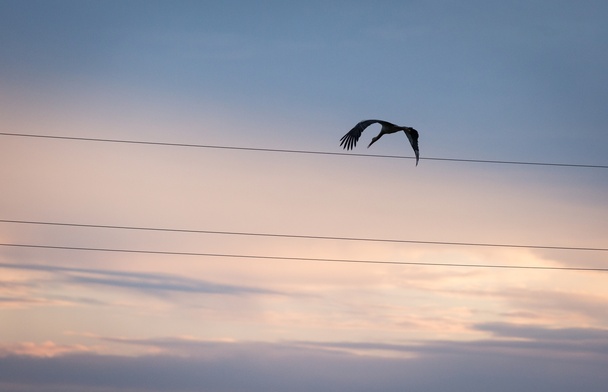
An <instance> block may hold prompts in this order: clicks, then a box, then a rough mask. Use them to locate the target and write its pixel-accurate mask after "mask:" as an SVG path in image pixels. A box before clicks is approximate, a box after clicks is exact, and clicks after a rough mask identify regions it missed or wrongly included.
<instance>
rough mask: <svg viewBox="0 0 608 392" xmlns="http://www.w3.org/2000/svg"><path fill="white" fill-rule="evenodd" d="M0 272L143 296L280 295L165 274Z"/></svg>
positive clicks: (0, 265)
mask: <svg viewBox="0 0 608 392" xmlns="http://www.w3.org/2000/svg"><path fill="white" fill-rule="evenodd" d="M0 268H6V269H18V270H24V271H43V272H48V273H51V274H53V275H54V276H55V277H56V278H58V279H59V280H60V281H63V282H65V283H68V284H77V285H85V286H86V285H95V286H108V287H114V288H122V289H129V290H135V291H137V292H142V293H146V294H154V295H157V294H161V293H165V294H166V293H192V294H217V295H252V294H266V295H269V294H272V295H276V294H280V293H279V292H277V291H273V290H267V289H259V288H254V287H248V286H241V285H229V284H220V283H213V282H210V281H206V280H202V279H195V278H186V277H182V276H178V275H171V274H166V273H150V272H147V273H144V272H128V271H116V270H101V269H91V268H73V267H59V266H48V265H36V264H10V263H0Z"/></svg>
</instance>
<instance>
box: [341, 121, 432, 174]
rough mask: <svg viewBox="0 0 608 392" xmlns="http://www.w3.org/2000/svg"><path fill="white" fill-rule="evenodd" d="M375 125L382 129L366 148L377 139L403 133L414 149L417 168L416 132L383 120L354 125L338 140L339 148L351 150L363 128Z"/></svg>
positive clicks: (418, 156)
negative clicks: (380, 126) (390, 134)
mask: <svg viewBox="0 0 608 392" xmlns="http://www.w3.org/2000/svg"><path fill="white" fill-rule="evenodd" d="M375 123H378V124H380V125H382V128H381V129H380V133H379V134H378V136H376V137H374V138H373V139H372V141H371V142H370V143H369V145H368V146H367V148H369V147H370V146H371V145H372V144H374V143H375V142H377V141H378V139H380V138H381V137H382V135H387V134H389V133H395V132H399V131H403V133H405V136H407V138H408V140H409V141H410V144H411V145H412V148H413V149H414V154H416V166H418V159H419V158H420V154H419V152H418V131H417V130H415V129H414V128H412V127H402V126H399V125H395V124H393V123H390V122H388V121H383V120H363V121H361V122H359V123H358V124H357V125H355V126H354V127H353V129H351V130H350V131H348V133H347V134H346V135H344V136H342V139H340V146H343V147H344V149H345V150H350V149H352V148H353V147H355V146H356V145H357V141H358V140H359V138H360V137H361V134H362V133H363V131H364V130H365V128H367V127H369V126H370V125H372V124H375Z"/></svg>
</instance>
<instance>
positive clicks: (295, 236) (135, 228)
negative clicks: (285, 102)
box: [0, 219, 608, 252]
mask: <svg viewBox="0 0 608 392" xmlns="http://www.w3.org/2000/svg"><path fill="white" fill-rule="evenodd" d="M0 223H11V224H28V225H44V226H60V227H79V228H96V229H111V230H133V231H156V232H172V233H191V234H214V235H234V236H250V237H273V238H291V239H312V240H335V241H357V242H384V243H405V244H420V245H449V246H474V247H494V248H528V249H546V250H568V251H596V252H608V248H596V247H574V246H552V245H532V244H530V245H526V244H499V243H481V242H449V241H423V240H405V239H391V238H363V237H338V236H320V235H301V234H284V233H260V232H243V231H219V230H197V229H178V228H162V227H142V226H119V225H98V224H86V223H69V222H43V221H27V220H11V219H0Z"/></svg>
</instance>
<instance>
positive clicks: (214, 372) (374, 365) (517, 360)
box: [0, 325, 608, 392]
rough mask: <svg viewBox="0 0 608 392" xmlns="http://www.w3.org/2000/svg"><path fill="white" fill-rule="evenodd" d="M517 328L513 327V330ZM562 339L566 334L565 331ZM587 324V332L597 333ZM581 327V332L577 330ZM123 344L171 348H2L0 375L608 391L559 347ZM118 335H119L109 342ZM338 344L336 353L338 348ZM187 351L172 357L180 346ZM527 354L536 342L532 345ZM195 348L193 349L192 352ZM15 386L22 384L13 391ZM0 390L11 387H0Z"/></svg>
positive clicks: (22, 379)
mask: <svg viewBox="0 0 608 392" xmlns="http://www.w3.org/2000/svg"><path fill="white" fill-rule="evenodd" d="M481 328H485V329H492V330H495V331H503V332H506V331H508V330H510V331H511V332H509V333H508V334H509V335H512V334H514V333H515V334H516V335H518V336H530V335H534V336H536V335H537V332H538V333H539V335H541V334H540V332H542V328H538V329H537V331H535V332H534V333H532V334H530V331H527V332H526V331H524V330H518V327H516V326H508V325H486V326H481ZM517 331H519V332H517ZM562 332H563V333H561V335H560V339H562V340H564V341H566V340H570V337H571V336H570V335H569V334H568V333H566V332H567V331H562ZM601 333H602V332H601V331H590V333H589V336H590V337H594V336H596V337H597V334H600V335H601ZM577 334H578V335H580V334H584V331H577ZM118 340H121V341H122V343H124V344H135V345H152V346H157V347H163V348H164V349H168V348H170V347H171V350H168V351H164V352H163V353H162V354H160V355H143V356H136V357H125V356H109V355H92V354H71V355H62V356H56V357H51V358H45V357H34V356H24V355H9V356H5V357H3V358H0V380H3V381H2V382H3V383H4V384H0V387H3V386H4V385H12V386H15V389H14V390H15V391H16V390H21V391H24V392H29V391H34V390H36V391H43V392H51V391H55V390H58V389H59V388H60V387H64V388H65V389H64V390H68V391H69V390H71V389H70V388H72V389H77V388H81V389H86V390H94V391H103V392H105V391H110V390H116V389H120V390H131V389H133V390H138V391H142V392H143V391H200V390H213V391H217V392H223V391H232V392H237V391H248V392H258V391H269V390H289V391H294V392H299V391H310V390H324V391H335V392H340V391H349V392H353V391H355V392H357V391H370V390H381V391H403V390H408V391H413V392H418V391H420V392H422V391H424V392H436V391H445V390H467V391H470V392H481V391H483V392H502V391H504V392H507V391H513V390H518V391H523V392H527V391H537V390H552V391H555V392H566V391H568V392H569V391H572V390H584V391H588V392H600V391H603V390H604V389H605V385H606V382H608V375H607V374H606V372H605V363H606V361H605V359H606V357H605V356H604V357H603V358H600V360H599V361H598V360H597V357H594V356H588V355H580V353H579V355H578V356H576V357H573V356H563V355H559V353H553V354H551V355H547V354H546V353H541V354H542V355H534V356H530V355H526V354H527V351H530V350H529V349H528V348H526V346H527V344H528V343H527V342H522V341H511V340H499V341H495V342H492V341H490V340H482V341H476V342H442V341H437V342H428V343H426V344H420V345H407V344H406V345H382V344H374V343H365V342H359V343H356V342H353V343H336V342H334V343H332V342H324V343H321V342H317V343H315V342H282V343H263V342H218V341H215V342H214V341H199V340H192V339H187V338H159V339H148V340H145V339H133V340H129V339H118ZM115 341H116V340H115ZM345 348H348V349H357V350H374V351H377V350H379V349H380V350H398V351H401V350H416V351H417V352H418V353H419V355H418V356H416V357H414V358H402V357H386V356H373V355H357V354H353V353H352V352H350V351H347V350H344V349H345ZM337 349H339V350H337ZM180 350H181V351H182V352H190V353H191V355H186V356H180V355H175V353H176V352H178V351H180ZM532 351H533V352H536V353H539V352H538V351H534V347H532ZM193 352H198V354H197V355H192V353H193ZM17 387H18V388H21V389H17ZM3 390H9V389H8V388H3Z"/></svg>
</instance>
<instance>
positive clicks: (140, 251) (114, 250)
mask: <svg viewBox="0 0 608 392" xmlns="http://www.w3.org/2000/svg"><path fill="white" fill-rule="evenodd" d="M0 246H5V247H15V248H31V249H53V250H69V251H88V252H112V253H130V254H134V253H135V254H149V255H165V256H167V255H169V256H198V257H217V258H238V259H259V260H287V261H314V262H330V263H351V264H384V265H410V266H427V267H458V268H487V269H525V270H555V271H588V272H608V268H592V267H550V266H530V265H528V266H525V265H506V264H467V263H433V262H414V261H390V260H389V261H384V260H355V259H333V258H315V257H292V256H268V255H245V254H227V253H205V252H177V251H161V250H147V249H117V248H94V247H77V246H57V245H39V244H16V243H0Z"/></svg>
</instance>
